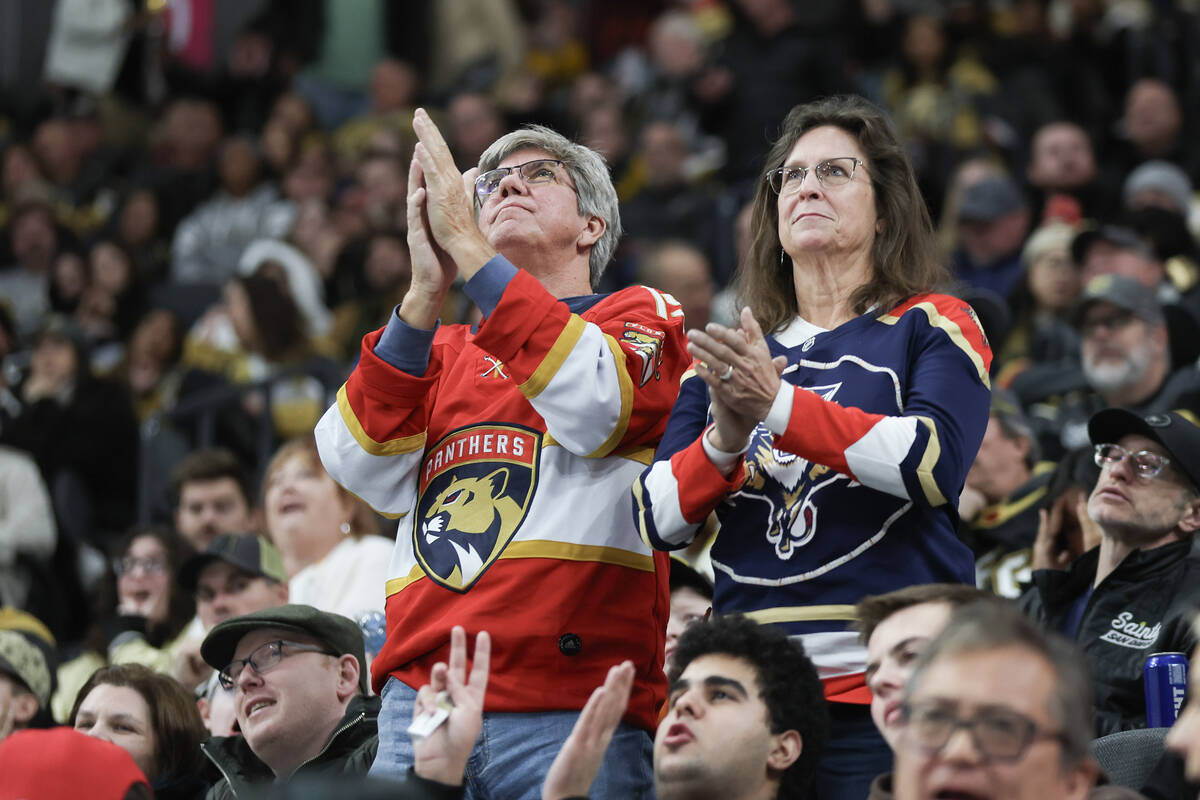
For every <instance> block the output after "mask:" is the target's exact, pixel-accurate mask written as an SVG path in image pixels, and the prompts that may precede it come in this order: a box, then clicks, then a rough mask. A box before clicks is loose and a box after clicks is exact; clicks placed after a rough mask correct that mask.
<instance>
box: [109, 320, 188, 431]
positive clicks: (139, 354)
mask: <svg viewBox="0 0 1200 800" xmlns="http://www.w3.org/2000/svg"><path fill="white" fill-rule="evenodd" d="M180 324H181V323H180V320H179V317H178V316H177V315H176V314H175V312H173V311H170V310H168V309H165V308H152V309H150V310H149V311H147V312H146V314H145V315H144V316H142V318H141V319H139V320H138V322H137V325H136V326H134V329H133V332H132V333H131V334H130V335H129V338H128V343H127V345H126V346H125V348H124V354H123V355H122V358H121V360H120V361H118V362H117V363H116V365H115V366H114V367H113V370H112V373H111V374H112V377H114V378H116V379H117V380H118V381H120V382H121V383H122V384H124V386H125V390H126V391H127V392H128V393H129V396H130V399H131V400H132V401H133V408H134V412H135V413H136V414H137V418H138V422H145V421H146V420H148V419H149V418H150V417H151V416H153V415H154V414H157V413H159V412H161V411H167V410H170V409H171V408H172V407H173V406H174V405H175V403H176V401H177V400H178V399H179V387H180V383H181V381H182V379H183V374H182V370H180V369H179V368H178V366H179V359H180V356H182V355H183V330H182V329H181V327H180Z"/></svg>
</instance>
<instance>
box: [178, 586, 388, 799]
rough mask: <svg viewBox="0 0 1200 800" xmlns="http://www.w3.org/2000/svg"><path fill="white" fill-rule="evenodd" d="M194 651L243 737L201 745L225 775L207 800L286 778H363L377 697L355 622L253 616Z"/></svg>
mask: <svg viewBox="0 0 1200 800" xmlns="http://www.w3.org/2000/svg"><path fill="white" fill-rule="evenodd" d="M200 652H201V654H202V655H203V656H204V660H205V661H206V662H208V664H209V666H211V667H213V668H214V669H216V670H218V671H219V673H220V680H221V683H222V685H223V686H225V687H226V688H227V689H232V690H233V692H234V703H235V709H236V714H237V723H238V728H239V730H240V731H241V734H242V735H241V736H233V737H228V738H213V739H209V740H208V741H207V742H205V743H204V746H203V747H204V752H205V755H207V756H208V758H209V759H210V760H211V761H212V762H213V763H214V764H216V765H217V767H218V769H219V770H220V771H221V774H222V775H224V776H225V777H224V779H223V780H222V781H221V782H220V783H218V784H216V785H215V786H214V787H213V788H212V790H211V791H210V792H209V795H208V797H209V799H210V800H222V799H223V798H232V797H237V796H244V795H245V794H246V793H247V790H248V789H249V788H250V787H253V786H261V785H266V784H270V783H273V782H275V781H277V780H290V779H291V778H292V777H293V776H300V775H304V776H312V775H322V774H340V775H365V774H366V772H367V768H368V767H370V765H371V762H372V761H373V760H374V758H375V750H376V748H377V746H378V743H379V740H378V736H377V734H376V724H375V720H376V717H377V715H378V713H379V698H377V697H373V696H368V693H367V680H368V672H367V665H366V663H365V661H364V657H363V639H362V633H361V632H360V631H359V629H358V626H357V625H356V624H355V623H354V622H353V620H350V619H349V618H347V617H343V616H341V615H339V614H330V613H327V612H324V611H318V610H317V609H315V608H313V607H312V606H305V605H285V606H280V607H278V608H271V609H266V610H263V611H256V612H254V613H252V614H246V615H244V616H241V617H234V618H232V619H227V620H225V621H224V622H221V623H219V624H218V625H217V626H216V627H214V628H213V629H212V630H211V631H210V632H209V634H208V636H207V637H205V639H204V644H203V645H201V650H200Z"/></svg>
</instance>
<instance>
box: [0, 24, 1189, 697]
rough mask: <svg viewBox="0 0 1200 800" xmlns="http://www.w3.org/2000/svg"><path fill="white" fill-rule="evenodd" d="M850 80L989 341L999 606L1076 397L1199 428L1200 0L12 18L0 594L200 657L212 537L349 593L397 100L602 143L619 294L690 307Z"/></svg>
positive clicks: (986, 537)
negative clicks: (246, 538)
mask: <svg viewBox="0 0 1200 800" xmlns="http://www.w3.org/2000/svg"><path fill="white" fill-rule="evenodd" d="M844 92H849V93H858V94H862V95H865V96H867V97H868V98H871V99H872V100H874V101H875V102H877V103H878V104H880V105H881V106H883V107H884V108H886V109H887V110H888V111H889V113H890V114H891V116H892V118H893V120H894V122H895V124H896V127H897V129H898V131H899V132H900V134H901V136H902V138H903V139H904V141H905V142H906V145H907V148H908V153H909V156H910V157H911V159H912V162H913V164H914V166H915V168H916V171H917V177H918V180H919V182H920V185H921V187H922V190H923V192H924V196H925V199H926V201H927V203H928V205H929V209H930V211H931V213H932V216H933V218H934V220H935V223H936V225H937V226H938V229H939V230H938V233H939V239H940V242H941V245H942V255H943V257H944V258H945V259H947V262H948V263H949V264H951V266H952V268H953V271H954V273H955V275H956V278H957V280H958V281H959V284H958V285H957V286H956V287H952V288H951V293H953V294H956V295H958V296H960V297H963V298H964V299H966V300H967V301H968V302H970V303H971V305H972V307H973V308H974V309H975V311H976V313H977V314H978V315H979V317H980V319H981V320H982V323H983V326H984V328H985V329H986V331H987V334H988V336H989V338H990V340H991V345H992V348H993V350H994V352H995V355H996V358H995V360H994V362H993V369H992V372H993V375H992V378H993V385H994V386H995V387H997V388H1000V389H1003V390H1007V391H1006V392H1001V393H999V394H998V395H997V396H998V398H1000V399H999V400H998V401H997V402H994V403H993V420H994V421H995V426H994V428H995V430H993V429H992V428H991V427H990V428H989V433H988V438H986V439H985V442H984V447H983V449H982V450H981V452H980V458H979V461H978V462H977V465H976V469H974V470H973V471H972V475H971V476H970V477H968V487H967V490H966V491H965V492H964V499H963V504H962V505H961V506H960V515H961V516H962V518H963V519H964V521H965V523H966V526H965V527H966V532H967V535H969V536H970V537H971V542H972V544H973V546H974V547H975V549H976V553H977V555H978V556H979V559H980V582H981V584H983V585H985V586H986V587H987V588H991V589H993V590H995V591H997V592H998V593H1001V594H1006V595H1008V596H1016V595H1017V594H1019V592H1020V587H1021V586H1022V584H1023V583H1025V582H1026V581H1028V579H1029V568H1030V566H1031V565H1032V559H1033V553H1032V551H1031V547H1032V545H1033V542H1034V536H1035V534H1036V529H1037V525H1036V516H1034V515H1035V514H1036V509H1037V507H1038V504H1041V505H1043V506H1044V505H1046V504H1047V503H1050V502H1052V501H1055V498H1057V497H1060V496H1061V497H1067V496H1068V493H1069V492H1070V491H1072V490H1074V491H1076V492H1078V491H1080V488H1079V487H1083V488H1084V489H1087V488H1089V484H1088V481H1089V480H1094V475H1089V474H1088V468H1089V462H1088V461H1087V458H1090V450H1089V451H1088V457H1087V458H1082V459H1081V458H1080V456H1079V452H1080V451H1079V450H1078V448H1079V447H1080V446H1086V445H1087V436H1086V430H1085V427H1084V426H1085V423H1086V421H1087V419H1088V417H1089V416H1090V414H1092V413H1093V412H1094V411H1096V410H1098V409H1100V408H1103V407H1105V406H1109V405H1121V406H1126V407H1130V408H1135V409H1138V410H1141V411H1145V412H1148V413H1149V412H1154V411H1161V410H1167V409H1179V408H1183V409H1190V410H1192V411H1196V412H1198V413H1200V373H1198V370H1197V365H1196V360H1197V356H1200V321H1198V320H1200V268H1198V267H1197V236H1196V233H1197V232H1198V231H1200V207H1198V206H1197V204H1196V202H1195V200H1196V197H1195V190H1194V187H1195V186H1196V182H1197V181H1198V180H1200V145H1197V141H1200V139H1198V138H1197V135H1196V134H1197V125H1198V124H1200V119H1197V114H1198V113H1200V3H1197V2H1194V1H1192V2H1189V1H1188V0H605V2H591V1H589V0H438V2H426V1H425V0H388V1H387V2H385V1H384V0H336V1H335V0H145V1H144V2H135V0H57V2H44V0H8V2H4V3H0V359H2V361H3V369H2V370H0V444H2V445H3V446H2V447H0V605H6V606H15V607H18V608H23V609H25V610H28V611H30V612H31V613H33V614H34V615H35V616H37V617H38V618H39V619H41V620H42V621H43V622H45V624H46V626H47V627H48V629H49V633H50V634H52V635H53V637H54V639H55V640H56V641H57V642H58V654H59V656H60V657H61V658H62V660H63V661H68V660H70V659H72V658H74V657H76V656H79V655H80V654H81V653H83V654H84V655H86V654H87V653H88V652H104V651H105V645H106V643H107V644H108V645H110V646H111V645H112V643H113V642H115V641H117V640H118V639H119V638H120V634H121V633H122V632H124V630H125V627H127V626H123V625H121V624H116V623H115V620H117V619H118V618H122V617H129V616H134V617H140V618H142V619H143V620H148V621H149V622H148V623H146V622H143V623H142V627H143V629H144V630H143V631H142V632H143V633H144V634H147V635H148V640H149V641H150V642H151V643H152V644H154V645H156V646H162V645H164V644H165V643H168V642H175V641H177V640H178V641H183V639H181V638H180V637H183V636H184V634H185V633H186V630H185V629H186V627H187V626H188V624H189V622H190V621H191V620H192V619H193V614H194V611H195V601H196V597H194V596H191V592H198V591H200V588H202V587H196V586H195V585H192V586H190V587H188V589H189V591H188V592H185V591H183V590H182V589H181V588H179V587H178V586H175V585H174V582H173V580H172V576H173V575H174V574H175V572H176V570H177V569H178V568H179V567H180V566H181V565H182V564H183V563H184V559H185V557H186V550H187V548H189V547H191V548H195V549H203V548H204V547H206V546H207V545H208V544H209V543H210V542H211V540H212V538H213V537H214V536H215V535H217V534H218V533H223V532H260V533H264V534H266V535H267V536H268V537H270V538H271V540H272V541H273V542H274V545H275V546H277V547H278V548H279V550H280V551H281V552H282V561H283V569H282V571H281V570H275V571H273V572H272V571H268V570H267V569H266V568H265V567H263V566H262V565H261V564H260V565H259V567H258V572H259V574H260V575H268V576H269V577H271V578H272V579H273V580H276V581H284V580H288V579H290V581H291V591H292V600H293V601H295V602H312V603H313V604H314V605H318V606H323V607H325V608H329V609H332V610H336V608H335V607H336V606H337V604H338V603H339V602H343V599H341V598H339V597H334V596H329V597H316V596H315V595H308V594H305V592H318V591H324V592H326V593H327V594H331V593H332V594H336V592H335V589H334V588H330V580H332V579H331V578H330V577H329V576H332V575H341V574H343V573H344V569H343V567H344V564H345V563H349V562H342V561H338V560H337V558H338V556H337V554H336V553H335V552H334V551H338V550H339V549H340V548H344V546H345V540H346V534H347V533H348V532H349V533H352V534H353V537H351V539H352V540H353V541H354V542H355V543H356V544H355V547H356V548H358V549H356V550H354V552H355V553H356V554H357V555H355V556H354V557H355V558H357V559H358V561H357V562H355V563H359V564H367V563H368V562H369V563H370V564H371V565H372V568H377V569H378V570H382V569H383V567H384V566H386V562H387V555H386V553H387V552H389V548H388V547H387V546H381V545H386V542H383V541H382V540H380V539H378V536H377V534H379V533H383V534H385V535H386V534H389V533H394V530H395V523H394V521H393V522H390V523H389V522H388V521H385V520H379V519H377V518H374V516H373V515H372V514H371V513H370V512H369V510H366V509H365V508H359V507H358V505H357V503H358V501H356V500H355V499H354V498H353V497H352V496H349V495H347V494H345V493H344V492H341V490H340V489H338V487H336V485H335V484H333V482H332V480H330V479H329V478H328V476H327V475H325V474H324V471H323V470H322V469H321V467H320V464H319V461H317V460H316V458H315V450H313V449H312V446H311V439H306V438H304V437H305V436H306V435H310V432H311V430H312V427H313V424H314V423H315V421H316V420H317V418H318V417H319V415H320V414H321V413H322V412H323V411H324V409H325V408H327V407H328V406H329V405H330V404H331V403H332V402H335V395H336V392H337V390H338V387H339V386H340V385H341V383H342V382H343V381H344V379H345V376H346V375H347V374H348V372H349V370H350V368H351V367H352V365H353V364H354V362H355V361H356V359H357V356H358V350H359V346H360V345H359V342H360V340H361V337H362V336H363V334H364V333H366V332H367V331H370V330H374V329H376V328H378V327H380V326H381V325H382V324H383V323H384V322H385V320H386V318H387V315H388V313H389V312H390V311H391V309H392V308H393V307H394V305H395V304H396V303H397V302H399V300H400V298H401V297H402V296H403V294H404V291H405V289H406V287H407V284H408V279H409V260H408V253H407V248H406V243H405V231H404V226H405V195H406V182H407V173H408V165H409V161H410V159H411V155H412V147H413V144H414V137H413V134H412V129H411V117H412V112H413V109H414V108H415V107H417V106H422V107H425V108H427V109H429V110H430V111H431V113H432V114H434V115H435V119H436V120H437V122H438V124H439V125H440V126H441V128H442V130H443V131H444V132H445V133H446V136H447V139H448V141H449V143H450V146H451V148H452V150H453V152H454V154H455V156H456V159H457V161H458V165H459V166H460V167H461V168H462V169H467V168H468V167H471V166H474V165H475V164H476V162H477V160H478V157H479V155H480V153H481V152H482V151H483V150H484V149H485V148H486V147H487V146H488V145H489V144H490V143H491V142H493V141H494V140H495V139H496V138H497V137H499V136H500V135H501V134H502V133H504V132H506V131H509V130H512V129H514V128H516V127H518V126H520V125H523V124H527V123H540V124H544V125H548V126H550V127H552V128H554V129H556V130H558V131H560V132H562V133H564V134H566V135H567V136H569V137H572V138H574V139H577V140H579V141H581V142H584V143H586V144H587V145H589V146H590V147H592V148H594V149H596V150H597V151H599V152H600V153H601V154H603V155H604V157H605V158H606V160H607V161H608V164H609V166H610V168H611V170H612V174H613V178H614V182H615V184H616V186H617V189H618V193H619V197H620V201H621V219H622V223H623V225H624V227H625V230H626V235H625V237H624V238H623V240H622V242H621V245H620V247H619V249H618V252H617V255H616V259H615V262H614V264H613V265H612V266H611V267H610V268H609V270H608V271H607V273H606V274H605V277H604V285H603V286H601V287H599V289H600V290H601V291H611V290H614V289H618V288H621V287H623V286H627V285H630V284H632V283H645V284H648V285H651V286H655V287H657V288H660V289H663V290H666V291H668V292H670V293H672V294H673V295H674V296H675V297H676V298H677V299H678V300H679V301H680V303H681V304H682V306H683V308H684V311H685V315H686V324H687V326H688V327H701V326H703V325H704V324H705V323H706V322H708V321H709V320H710V319H711V320H719V321H725V322H729V321H731V320H732V319H733V309H734V308H735V307H736V299H735V297H734V293H733V290H732V288H731V282H732V278H733V276H734V274H735V272H736V269H737V265H738V261H739V256H740V254H741V253H742V252H743V250H744V247H745V243H746V241H747V240H748V237H749V231H748V230H747V227H748V224H749V222H748V220H749V201H750V199H751V198H752V197H753V193H754V189H755V187H756V186H757V183H758V181H760V180H761V179H762V178H761V176H760V174H759V173H760V170H761V166H762V160H763V157H764V155H765V151H766V149H767V147H768V145H769V142H770V141H772V140H773V138H774V137H775V135H776V134H777V132H778V125H779V123H780V121H781V120H782V118H783V117H784V115H785V114H786V113H787V111H788V110H789V109H790V108H792V107H793V106H794V105H796V104H797V103H800V102H805V101H808V100H811V99H813V98H815V97H818V96H821V95H826V94H833V93H844ZM1081 299H1082V300H1084V301H1086V302H1083V303H1082V304H1081V302H1080V301H1081ZM1081 309H1082V310H1081ZM1098 311H1099V312H1103V313H1097V312H1098ZM473 313H476V312H475V311H474V309H473V306H472V305H471V303H470V301H469V300H467V299H466V297H465V295H463V294H462V293H461V292H458V293H454V292H452V293H451V295H450V297H449V298H448V300H447V302H446V305H445V307H444V308H443V311H442V320H443V322H447V323H451V322H462V321H469V320H471V319H472V315H473ZM296 437H300V438H299V439H297V438H296ZM281 448H282V449H281ZM277 451H278V452H277ZM1056 463H1058V464H1059V468H1058V469H1057V470H1056V469H1055V464H1056ZM268 467H270V468H268ZM264 476H265V479H264ZM197 487H203V488H206V489H207V491H208V493H207V494H205V493H204V492H199V494H197V492H198V490H197ZM222 487H223V488H224V490H225V492H224V494H222V492H221V491H220V490H221V489H222ZM331 498H332V499H331ZM1059 505H1060V507H1061V510H1062V512H1063V513H1064V514H1066V515H1067V516H1068V517H1069V516H1070V515H1071V513H1072V509H1073V508H1074V507H1075V506H1074V505H1073V504H1072V503H1071V502H1069V501H1068V500H1062V501H1060V502H1059ZM222 515H224V516H222ZM325 517H327V518H325ZM1077 522H1078V521H1076V523H1077ZM1070 524H1071V523H1070V522H1068V525H1070ZM1076 527H1077V528H1078V527H1079V526H1078V524H1076ZM1084 527H1086V525H1085V526H1084ZM364 542H365V544H364ZM1080 546H1081V545H1079V544H1077V545H1075V547H1076V549H1078V548H1079V547H1080ZM367 551H371V555H367V554H366V553H367ZM376 551H377V552H376ZM1051 555H1053V554H1051ZM342 556H343V557H344V556H345V553H344V552H343V553H342ZM256 563H257V562H256ZM334 564H337V565H338V566H337V569H336V570H333V567H332V566H331V565H334ZM323 565H324V566H325V567H326V568H327V569H329V570H332V571H330V572H329V573H328V575H326V576H325V577H324V578H321V579H319V580H318V579H316V578H314V577H313V575H314V573H312V572H309V573H306V574H305V576H302V577H301V579H300V580H299V581H297V576H300V573H302V572H305V570H320V569H321V568H322V566H323ZM363 569H367V567H363ZM251 572H254V570H251ZM348 574H349V575H350V577H348V578H340V579H339V580H341V581H342V582H344V583H346V584H347V586H345V587H340V589H339V590H341V589H344V590H345V591H346V592H351V590H352V588H353V587H352V586H350V584H353V583H363V582H365V583H366V584H371V583H372V579H366V578H365V575H364V573H362V572H356V571H354V570H351V572H350V573H348ZM193 584H194V582H193ZM374 585H376V586H377V589H378V594H379V596H378V598H375V597H371V598H366V599H364V598H361V597H355V598H353V600H345V601H344V602H345V603H346V605H345V607H346V608H347V609H349V610H351V611H358V610H362V609H364V608H372V607H374V608H378V609H381V608H382V602H383V597H382V585H383V580H382V577H381V576H380V577H378V578H377V579H374ZM216 593H218V594H219V592H216ZM351 593H352V592H351ZM211 594H212V593H210V595H211ZM208 599H209V600H210V601H211V600H212V597H211V596H209V598H208ZM376 603H377V605H375V604H376ZM214 618H219V617H214ZM192 624H195V623H192ZM205 627H207V623H206V624H205ZM193 638H194V637H193ZM183 655H186V652H185V653H183ZM173 657H175V658H177V659H178V658H182V656H181V654H180V653H174V654H173ZM100 663H103V659H101V662H100ZM180 664H185V662H184V661H176V662H175V666H174V667H173V668H175V669H180V668H181V667H180V666H179V665H180ZM94 666H95V665H92V668H94ZM89 672H90V669H89ZM183 674H186V673H183ZM65 702H66V704H67V706H66V708H67V709H69V707H70V698H67V699H66V700H65Z"/></svg>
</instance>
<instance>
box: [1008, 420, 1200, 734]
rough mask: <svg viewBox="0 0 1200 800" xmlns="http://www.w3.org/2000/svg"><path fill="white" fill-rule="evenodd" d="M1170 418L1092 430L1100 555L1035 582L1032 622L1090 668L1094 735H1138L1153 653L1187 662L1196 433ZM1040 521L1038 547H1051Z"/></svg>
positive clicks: (1198, 507)
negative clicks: (1053, 633) (1061, 638)
mask: <svg viewBox="0 0 1200 800" xmlns="http://www.w3.org/2000/svg"><path fill="white" fill-rule="evenodd" d="M1193 420H1194V417H1190V415H1189V416H1185V415H1184V414H1181V413H1178V412H1174V411H1172V412H1168V413H1160V414H1150V415H1146V416H1139V415H1138V414H1135V413H1133V412H1131V411H1128V410H1125V409H1119V408H1113V409H1107V410H1105V411H1101V412H1100V413H1098V414H1096V415H1095V416H1093V417H1092V418H1091V420H1090V421H1089V423H1088V434H1089V436H1090V437H1091V441H1092V444H1093V445H1094V446H1095V458H1096V464H1097V466H1099V467H1100V468H1101V471H1100V478H1099V480H1097V482H1096V487H1095V489H1093V491H1092V494H1091V496H1090V497H1089V499H1088V504H1087V512H1088V516H1089V517H1091V519H1092V520H1093V521H1094V522H1095V523H1096V524H1097V526H1098V527H1099V528H1100V531H1101V539H1100V546H1099V547H1096V548H1094V549H1092V550H1089V551H1088V552H1086V553H1084V554H1083V555H1082V556H1080V557H1079V558H1077V559H1075V561H1073V562H1072V563H1071V564H1070V565H1069V566H1068V567H1067V568H1066V570H1054V569H1047V570H1038V571H1036V572H1035V573H1034V576H1033V579H1034V588H1033V590H1032V591H1031V594H1030V596H1029V597H1028V598H1027V600H1029V611H1030V613H1031V614H1032V615H1033V616H1034V617H1035V618H1037V619H1039V620H1041V621H1042V622H1043V623H1044V624H1045V625H1047V627H1050V628H1052V629H1054V630H1057V631H1060V632H1061V633H1063V634H1065V635H1067V636H1069V637H1072V638H1074V639H1075V640H1076V641H1077V642H1078V643H1079V644H1080V645H1081V646H1082V647H1083V649H1084V651H1085V652H1086V653H1087V656H1088V659H1089V661H1090V662H1091V668H1092V687H1093V694H1094V704H1095V719H1096V734H1097V735H1104V734H1108V733H1112V732H1114V731H1118V730H1125V729H1128V728H1139V727H1145V725H1146V711H1145V695H1144V690H1143V686H1142V668H1143V665H1144V664H1145V661H1146V657H1147V656H1149V655H1151V654H1152V653H1158V652H1182V653H1190V652H1191V651H1192V648H1193V647H1195V646H1196V643H1197V639H1196V635H1195V632H1194V630H1193V628H1192V626H1191V620H1192V617H1193V615H1194V613H1195V609H1196V608H1197V606H1198V605H1200V551H1197V549H1196V547H1195V546H1194V542H1193V540H1194V535H1193V534H1194V533H1195V531H1196V530H1197V529H1200V489H1198V488H1197V487H1200V427H1197V425H1196V423H1195V422H1194V421H1193ZM1057 533H1058V532H1057V531H1055V530H1053V525H1052V524H1051V522H1050V520H1049V519H1048V517H1043V520H1042V525H1041V527H1040V529H1039V531H1038V543H1037V545H1035V546H1043V547H1047V546H1049V543H1050V542H1052V541H1053V539H1054V537H1055V536H1056V535H1057Z"/></svg>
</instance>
